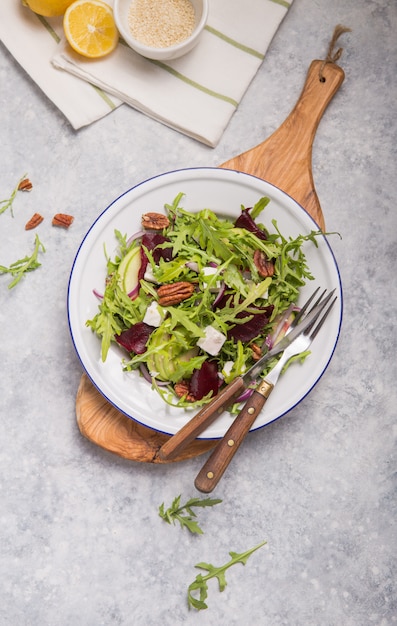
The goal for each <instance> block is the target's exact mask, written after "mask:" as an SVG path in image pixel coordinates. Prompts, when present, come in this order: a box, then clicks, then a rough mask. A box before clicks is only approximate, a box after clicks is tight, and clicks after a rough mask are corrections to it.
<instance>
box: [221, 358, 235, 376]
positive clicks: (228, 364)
mask: <svg viewBox="0 0 397 626" xmlns="http://www.w3.org/2000/svg"><path fill="white" fill-rule="evenodd" d="M233 365H234V361H226V363H225V364H224V366H223V368H222V374H223V375H224V376H229V375H230V372H231V371H232V367H233Z"/></svg>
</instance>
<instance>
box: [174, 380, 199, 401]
mask: <svg viewBox="0 0 397 626" xmlns="http://www.w3.org/2000/svg"><path fill="white" fill-rule="evenodd" d="M174 391H175V393H176V395H177V396H178V398H183V397H185V400H187V402H194V401H195V400H196V398H195V397H194V395H193V394H192V393H190V391H189V383H188V382H187V381H186V380H181V381H180V382H179V383H175V385H174Z"/></svg>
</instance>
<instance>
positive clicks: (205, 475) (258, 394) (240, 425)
mask: <svg viewBox="0 0 397 626" xmlns="http://www.w3.org/2000/svg"><path fill="white" fill-rule="evenodd" d="M335 301H336V297H335V298H334V299H333V300H331V303H330V304H329V306H328V308H327V309H326V310H325V312H324V313H323V316H322V318H321V319H320V320H319V321H318V323H317V324H315V325H314V329H313V327H311V326H309V327H308V328H307V329H306V331H304V332H302V333H301V334H300V335H299V337H296V338H295V340H294V341H292V343H290V345H289V346H288V347H287V348H286V349H285V350H284V352H283V354H282V355H281V358H280V359H279V360H278V362H277V364H276V365H275V366H274V367H273V369H272V370H270V372H269V373H268V374H267V375H266V376H265V378H264V379H263V380H261V381H260V382H259V384H258V385H257V387H256V388H255V390H254V392H253V394H252V396H251V397H250V398H249V400H248V401H247V402H246V404H245V405H244V406H243V408H242V409H241V411H240V413H239V414H238V415H237V417H236V418H235V419H234V421H233V422H232V423H231V425H230V426H229V428H228V430H227V432H226V434H225V435H224V437H222V439H220V441H219V442H218V443H217V445H216V446H215V448H214V450H213V451H212V452H211V454H210V456H209V458H208V459H207V461H206V463H205V464H204V466H203V467H202V468H201V470H200V472H199V473H198V474H197V476H196V480H195V481H194V485H195V487H196V489H198V490H199V491H203V492H204V493H210V492H211V491H212V490H213V489H214V488H215V487H216V485H217V484H218V482H219V481H220V479H221V478H222V476H223V474H224V473H225V470H226V468H227V467H228V466H229V464H230V462H231V460H232V458H233V457H234V455H235V454H236V452H237V450H238V449H239V447H240V445H241V443H242V442H243V440H244V438H245V436H246V435H247V434H248V432H249V431H250V429H251V426H252V425H253V423H254V422H255V420H256V418H257V416H258V415H259V413H260V411H261V409H262V407H263V406H264V404H265V402H266V401H267V399H268V398H269V396H270V394H271V392H272V391H273V389H274V387H275V385H276V383H277V381H278V379H279V377H280V374H281V373H282V371H283V369H284V366H285V364H286V363H287V361H288V360H289V359H290V358H291V357H293V356H295V355H297V354H301V353H302V352H304V351H305V350H307V349H308V348H309V346H310V344H311V342H312V341H313V339H314V338H315V337H316V336H317V333H318V332H319V330H320V328H321V327H322V325H323V323H324V321H325V319H326V318H327V316H328V313H329V312H330V310H331V308H332V307H333V305H334V303H335ZM319 315H321V313H320V314H319Z"/></svg>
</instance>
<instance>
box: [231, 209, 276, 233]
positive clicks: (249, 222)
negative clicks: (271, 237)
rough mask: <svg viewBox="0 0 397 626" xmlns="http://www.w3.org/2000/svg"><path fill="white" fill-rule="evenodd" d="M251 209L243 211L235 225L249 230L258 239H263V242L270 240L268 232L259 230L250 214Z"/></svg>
mask: <svg viewBox="0 0 397 626" xmlns="http://www.w3.org/2000/svg"><path fill="white" fill-rule="evenodd" d="M251 208H252V207H251ZM251 208H249V209H242V211H241V215H240V216H239V217H238V218H237V220H236V221H235V223H234V225H235V226H237V228H245V230H249V231H250V232H251V233H254V234H255V235H256V236H257V237H258V239H263V241H266V239H267V238H268V234H267V232H266V231H264V230H261V229H260V228H258V226H257V225H256V223H255V222H254V220H253V219H252V217H251V215H250V214H249V212H250V211H251Z"/></svg>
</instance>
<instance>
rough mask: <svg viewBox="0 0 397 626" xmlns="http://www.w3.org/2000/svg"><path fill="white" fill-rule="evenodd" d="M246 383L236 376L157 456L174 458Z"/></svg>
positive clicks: (167, 459) (209, 423) (164, 459)
mask: <svg viewBox="0 0 397 626" xmlns="http://www.w3.org/2000/svg"><path fill="white" fill-rule="evenodd" d="M244 389H245V384H244V381H243V379H242V378H241V376H238V377H237V378H235V379H234V380H233V381H232V382H231V383H230V384H229V385H227V387H225V389H224V390H223V391H221V393H218V395H216V396H215V397H214V399H213V400H211V402H210V403H209V404H206V405H205V406H204V407H203V408H202V409H201V411H199V412H198V413H197V414H196V415H195V416H194V417H193V418H192V419H191V420H189V421H188V422H187V424H185V426H182V428H181V429H180V430H178V432H177V433H175V435H173V436H172V437H170V439H168V441H166V442H165V443H164V444H163V445H162V446H161V448H160V449H159V451H158V453H157V456H158V457H159V458H160V459H161V460H162V461H169V460H172V459H174V458H175V457H176V456H177V455H178V454H179V453H180V452H181V450H183V449H184V448H185V447H186V446H187V445H188V444H189V443H190V442H191V441H193V439H195V438H196V437H197V436H198V435H199V434H200V433H202V432H203V430H205V429H206V428H207V426H210V425H211V424H212V422H214V421H215V420H216V418H217V417H219V415H221V413H223V411H224V410H225V409H226V408H227V407H228V406H230V405H231V404H232V402H233V401H234V400H235V399H236V398H238V396H239V395H241V393H242V392H243V391H244Z"/></svg>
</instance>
